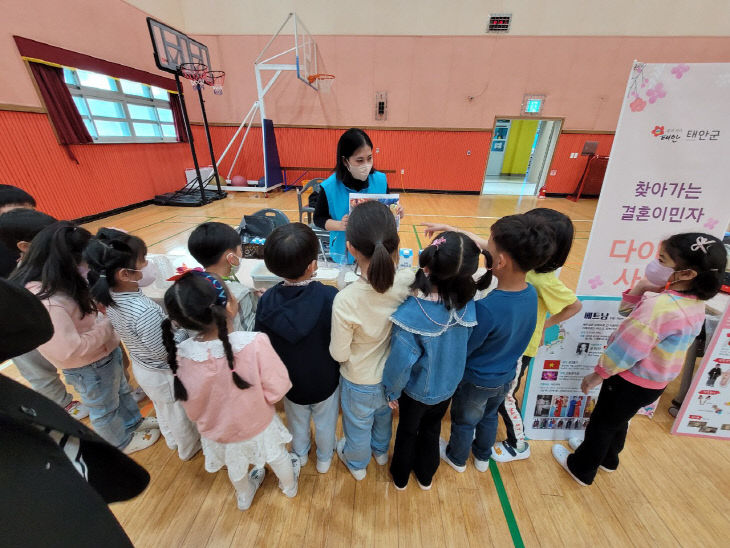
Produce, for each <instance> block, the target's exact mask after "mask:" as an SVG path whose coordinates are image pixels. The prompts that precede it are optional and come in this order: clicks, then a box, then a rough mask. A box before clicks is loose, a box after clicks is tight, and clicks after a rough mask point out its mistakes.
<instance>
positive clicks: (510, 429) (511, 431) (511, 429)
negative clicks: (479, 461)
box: [499, 356, 532, 447]
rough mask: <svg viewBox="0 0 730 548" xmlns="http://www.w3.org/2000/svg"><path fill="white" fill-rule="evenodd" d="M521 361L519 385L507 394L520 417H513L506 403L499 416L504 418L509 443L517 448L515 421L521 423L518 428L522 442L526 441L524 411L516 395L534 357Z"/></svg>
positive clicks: (518, 377) (500, 409)
mask: <svg viewBox="0 0 730 548" xmlns="http://www.w3.org/2000/svg"><path fill="white" fill-rule="evenodd" d="M521 359H522V363H521V364H520V370H519V371H518V372H517V378H516V379H515V381H516V383H517V384H515V386H514V388H512V389H510V391H509V393H508V394H507V398H509V397H512V400H513V401H514V406H515V408H516V410H517V413H518V416H517V417H515V418H513V417H511V416H510V413H509V411H508V410H507V407H506V406H505V403H504V402H502V405H500V406H499V414H500V415H501V416H502V420H503V421H504V426H505V428H506V429H507V443H508V444H509V445H510V446H512V447H515V446H516V445H517V441H518V440H517V436H516V435H515V424H514V421H515V420H519V421H520V423H519V424H518V425H517V428H519V430H520V438H521V440H520V441H524V440H525V428H524V426H523V424H522V410H521V409H520V404H519V403H518V402H517V398H515V397H514V395H515V393H516V392H517V391H518V390H519V389H520V382H522V377H523V375H524V374H525V371H527V368H528V367H530V361H531V360H532V357H531V356H522V358H521ZM507 398H505V402H506V401H507Z"/></svg>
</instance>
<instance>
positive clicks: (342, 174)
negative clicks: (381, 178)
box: [335, 127, 375, 182]
mask: <svg viewBox="0 0 730 548" xmlns="http://www.w3.org/2000/svg"><path fill="white" fill-rule="evenodd" d="M365 145H367V146H369V147H370V148H373V142H372V141H371V140H370V137H368V134H367V133H365V132H364V131H363V130H361V129H359V128H356V127H353V128H350V129H348V130H347V131H346V132H345V133H343V134H342V135H340V140H339V141H337V163H336V164H335V176H336V177H337V179H338V180H340V181H345V182H346V181H351V180H352V175H350V170H348V169H347V166H346V165H345V160H346V159H348V158H349V157H350V156H352V155H353V154H354V153H355V151H356V150H357V149H358V148H360V147H362V146H365ZM373 171H375V168H373V169H371V170H370V173H373Z"/></svg>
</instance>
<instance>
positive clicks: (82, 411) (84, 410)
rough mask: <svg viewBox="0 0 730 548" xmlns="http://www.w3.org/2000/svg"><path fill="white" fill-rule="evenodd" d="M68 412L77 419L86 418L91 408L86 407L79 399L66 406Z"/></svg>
mask: <svg viewBox="0 0 730 548" xmlns="http://www.w3.org/2000/svg"><path fill="white" fill-rule="evenodd" d="M65 409H66V413H68V414H69V415H71V416H72V417H73V418H75V419H76V420H81V419H85V418H86V417H88V416H89V408H88V407H86V406H85V405H84V404H83V403H81V402H80V401H79V400H73V401H72V402H71V403H69V404H68V405H67V406H66V407H65Z"/></svg>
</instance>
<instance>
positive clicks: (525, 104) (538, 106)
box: [522, 93, 545, 114]
mask: <svg viewBox="0 0 730 548" xmlns="http://www.w3.org/2000/svg"><path fill="white" fill-rule="evenodd" d="M544 104H545V96H544V95H536V94H534V93H528V94H525V96H524V97H523V98H522V113H523V114H540V113H541V112H542V107H543V105H544Z"/></svg>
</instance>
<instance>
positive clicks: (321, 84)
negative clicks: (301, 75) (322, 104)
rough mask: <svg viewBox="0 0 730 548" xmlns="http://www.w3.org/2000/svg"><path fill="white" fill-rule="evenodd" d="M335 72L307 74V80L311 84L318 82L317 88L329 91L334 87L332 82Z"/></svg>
mask: <svg viewBox="0 0 730 548" xmlns="http://www.w3.org/2000/svg"><path fill="white" fill-rule="evenodd" d="M334 79H335V75H334V74H310V75H309V76H307V80H308V81H309V83H310V84H314V83H315V82H317V89H318V90H319V91H323V92H325V93H327V92H328V91H329V90H330V89H332V83H333V82H334Z"/></svg>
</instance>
